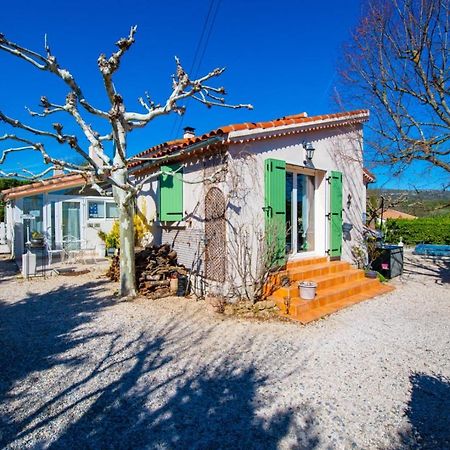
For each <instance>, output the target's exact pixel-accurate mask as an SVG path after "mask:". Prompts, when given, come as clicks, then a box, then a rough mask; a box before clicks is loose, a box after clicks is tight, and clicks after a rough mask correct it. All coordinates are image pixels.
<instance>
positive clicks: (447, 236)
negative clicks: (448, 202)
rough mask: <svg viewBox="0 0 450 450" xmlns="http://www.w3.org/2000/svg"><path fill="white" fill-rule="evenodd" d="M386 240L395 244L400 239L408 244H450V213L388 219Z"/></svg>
mask: <svg viewBox="0 0 450 450" xmlns="http://www.w3.org/2000/svg"><path fill="white" fill-rule="evenodd" d="M386 228H387V232H386V237H385V241H386V242H389V243H392V244H395V243H397V242H399V241H400V240H402V241H403V243H404V244H406V245H416V244H422V243H424V244H446V245H450V215H446V216H434V217H421V218H418V219H414V220H407V219H388V220H387V222H386Z"/></svg>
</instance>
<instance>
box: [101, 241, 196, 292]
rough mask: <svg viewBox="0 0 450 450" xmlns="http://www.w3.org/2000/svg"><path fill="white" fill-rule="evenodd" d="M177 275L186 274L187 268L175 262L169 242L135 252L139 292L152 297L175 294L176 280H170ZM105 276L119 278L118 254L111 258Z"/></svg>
mask: <svg viewBox="0 0 450 450" xmlns="http://www.w3.org/2000/svg"><path fill="white" fill-rule="evenodd" d="M179 275H187V270H186V268H185V267H184V266H182V265H179V264H178V263H177V252H176V251H175V250H173V249H172V248H171V247H170V245H169V244H163V245H159V246H158V245H153V246H151V247H146V248H145V249H144V250H141V251H139V252H136V282H137V285H138V290H139V293H140V294H142V295H145V296H146V297H148V298H152V299H154V298H161V297H166V296H168V295H175V292H174V290H176V282H175V283H174V282H173V281H172V283H171V280H173V279H176V278H178V276H179ZM106 276H107V277H109V278H110V279H111V280H112V281H118V280H119V276H120V266H119V257H118V256H114V258H113V259H112V261H111V266H110V267H109V270H108V272H107V273H106ZM171 286H172V289H171Z"/></svg>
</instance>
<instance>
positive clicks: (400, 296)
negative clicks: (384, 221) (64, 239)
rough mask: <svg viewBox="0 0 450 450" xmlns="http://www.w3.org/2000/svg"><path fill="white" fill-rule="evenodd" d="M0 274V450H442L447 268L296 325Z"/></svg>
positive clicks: (424, 268)
mask: <svg viewBox="0 0 450 450" xmlns="http://www.w3.org/2000/svg"><path fill="white" fill-rule="evenodd" d="M7 267H8V265H7V264H6V263H4V262H3V263H2V262H0V402H1V403H0V447H6V448H11V449H24V448H39V449H41V448H51V449H112V448H117V449H143V448H146V449H147V448H148V449H219V448H232V449H253V448H254V449H269V450H270V449H277V448H280V449H291V448H292V449H294V448H319V449H322V448H323V449H341V448H342V449H348V448H358V449H359V448H361V449H372V448H373V449H392V448H430V449H431V448H433V449H444V448H450V427H449V423H450V408H449V405H450V356H449V355H450V351H449V349H450V345H449V344H450V283H449V282H450V277H449V265H448V263H440V264H439V263H433V262H432V261H430V260H421V259H419V258H416V259H414V258H413V257H410V258H409V263H408V264H407V266H406V270H405V274H404V276H403V277H402V279H401V280H396V281H395V282H394V283H395V284H396V285H397V290H396V291H394V292H392V293H390V294H387V295H385V296H382V297H379V298H377V299H374V300H371V301H367V302H364V303H361V304H359V305H356V306H354V307H352V308H350V309H348V310H344V311H341V312H340V313H337V314H335V315H333V316H331V317H329V318H327V319H324V320H321V321H319V322H316V323H312V324H310V325H307V326H301V325H299V324H297V323H286V322H278V321H272V322H254V321H253V322H252V321H245V320H239V321H238V320H236V319H230V318H224V317H223V316H219V315H215V314H214V313H212V312H209V311H208V310H207V309H205V307H204V303H203V302H195V301H193V300H185V299H165V300H158V301H149V300H137V301H134V302H122V303H120V302H118V301H117V300H116V299H115V298H114V296H113V291H114V289H115V288H116V286H115V285H114V284H112V283H109V282H107V281H105V279H104V278H99V276H98V275H99V274H98V273H95V272H94V273H90V274H88V275H83V276H80V277H73V278H69V277H55V278H51V279H47V280H44V281H43V280H33V281H19V280H16V279H15V278H14V277H13V276H12V275H11V273H8V272H7V270H6V269H7Z"/></svg>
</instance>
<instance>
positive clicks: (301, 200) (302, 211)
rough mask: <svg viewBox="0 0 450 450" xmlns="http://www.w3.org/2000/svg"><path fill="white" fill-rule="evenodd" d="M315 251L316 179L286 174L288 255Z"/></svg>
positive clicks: (298, 174) (292, 173) (293, 173)
mask: <svg viewBox="0 0 450 450" xmlns="http://www.w3.org/2000/svg"><path fill="white" fill-rule="evenodd" d="M312 250H314V177H313V176H311V175H306V174H302V173H296V172H286V253H300V252H305V251H312Z"/></svg>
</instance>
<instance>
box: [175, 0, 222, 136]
mask: <svg viewBox="0 0 450 450" xmlns="http://www.w3.org/2000/svg"><path fill="white" fill-rule="evenodd" d="M221 1H222V0H218V1H217V2H216V0H211V1H210V3H209V8H208V13H207V15H206V18H205V21H204V23H203V28H202V32H201V35H200V39H199V41H198V44H197V48H196V49H195V53H194V58H193V60H192V64H191V70H190V71H189V76H192V77H193V78H197V74H198V71H199V70H200V67H201V64H202V61H203V58H204V56H205V53H206V49H207V46H208V43H209V39H210V37H211V34H212V30H213V28H214V24H215V21H216V18H217V13H218V11H219V8H220V3H221ZM213 11H214V12H213ZM205 35H206V38H205ZM204 38H205V39H204ZM202 44H203V50H201V49H202ZM200 51H201V55H200ZM198 55H200V58H198ZM197 58H198V59H197ZM195 66H197V67H196V68H195ZM183 122H184V115H182V116H177V117H176V119H175V120H174V122H173V126H172V130H171V133H170V134H171V136H172V137H173V138H176V137H177V136H178V134H179V133H180V130H181V127H182V126H183ZM174 131H175V133H174Z"/></svg>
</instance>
